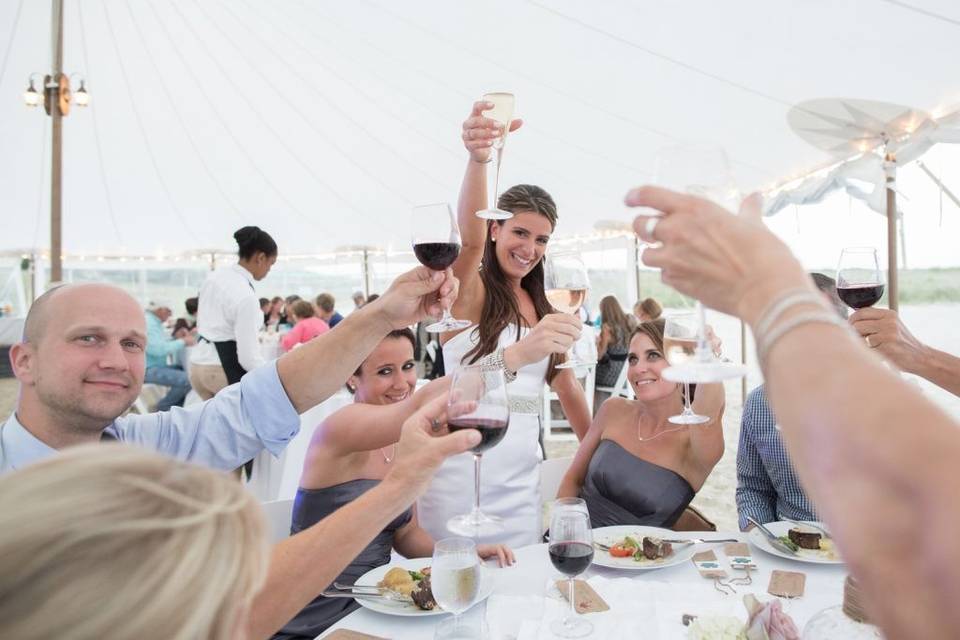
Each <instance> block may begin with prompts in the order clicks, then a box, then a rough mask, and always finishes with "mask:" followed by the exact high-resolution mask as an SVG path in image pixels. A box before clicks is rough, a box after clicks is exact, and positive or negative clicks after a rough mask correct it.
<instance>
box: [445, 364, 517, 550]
mask: <svg viewBox="0 0 960 640" xmlns="http://www.w3.org/2000/svg"><path fill="white" fill-rule="evenodd" d="M447 416H448V417H449V419H448V422H447V428H448V429H449V430H450V431H459V430H460V429H476V430H477V431H479V432H480V443H479V444H477V446H475V447H474V448H473V449H472V451H473V490H474V494H473V509H472V510H471V511H470V513H465V514H461V515H458V516H454V517H452V518H450V520H449V521H447V529H449V530H450V531H452V532H453V533H455V534H457V535H461V536H472V537H480V536H484V535H489V534H492V533H497V532H499V531H502V530H503V521H502V519H501V518H498V517H496V516H490V515H487V514H485V513H483V512H482V511H480V461H481V459H482V458H483V453H484V452H485V451H486V450H487V449H489V448H491V447H493V446H494V445H496V444H497V443H499V442H500V441H501V440H503V438H504V436H506V435H507V426H508V425H509V423H510V404H509V402H508V400H507V381H506V379H505V378H504V377H503V370H502V369H500V368H494V367H490V366H484V365H474V366H469V367H461V368H460V369H458V370H457V371H456V372H455V373H454V374H453V382H452V383H451V384H450V396H449V399H448V400H447Z"/></svg>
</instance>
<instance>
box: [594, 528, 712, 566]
mask: <svg viewBox="0 0 960 640" xmlns="http://www.w3.org/2000/svg"><path fill="white" fill-rule="evenodd" d="M625 536H631V537H633V538H635V539H637V540H639V539H640V538H641V537H643V536H649V537H652V538H671V539H677V538H682V537H684V536H683V535H682V534H680V533H677V532H676V531H670V530H669V529H660V528H658V527H641V526H637V525H620V526H616V527H600V528H598V529H594V530H593V541H594V542H599V543H600V544H604V545H607V546H608V547H609V546H611V545H613V544H614V543H616V542H620V541H621V540H623V538H624V537H625ZM696 546H697V545H695V544H683V545H673V553H672V554H670V555H669V556H667V557H666V558H658V559H656V560H647V559H646V558H644V559H643V560H634V559H633V558H614V557H613V556H611V555H610V554H609V553H608V552H606V551H602V550H600V549H597V548H596V547H594V551H593V564H596V565H599V566H601V567H609V568H611V569H627V570H630V571H649V570H651V569H662V568H663V567H670V566H673V565H675V564H680V563H681V562H686V561H687V560H689V559H690V558H692V557H693V554H694V553H695V550H694V547H696Z"/></svg>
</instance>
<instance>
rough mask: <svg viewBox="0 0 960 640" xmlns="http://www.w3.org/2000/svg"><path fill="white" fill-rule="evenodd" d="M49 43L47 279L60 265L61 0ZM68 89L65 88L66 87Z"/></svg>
mask: <svg viewBox="0 0 960 640" xmlns="http://www.w3.org/2000/svg"><path fill="white" fill-rule="evenodd" d="M51 18H52V22H53V24H52V38H51V40H52V41H53V42H52V46H53V56H52V60H53V69H52V71H51V74H50V75H49V76H48V77H47V78H45V79H44V83H45V84H46V87H44V95H45V98H46V104H47V113H49V114H50V117H51V118H53V136H52V141H51V145H50V147H51V152H52V158H51V163H50V165H51V166H50V280H51V282H60V281H61V280H63V265H62V263H61V257H60V254H61V253H63V246H62V238H63V236H62V228H61V221H62V217H61V205H62V196H63V191H62V189H61V184H62V179H63V115H64V114H63V111H62V110H61V109H60V104H61V96H60V92H61V88H62V85H61V83H60V80H61V76H62V75H63V0H53V11H52V14H51ZM67 91H69V89H67Z"/></svg>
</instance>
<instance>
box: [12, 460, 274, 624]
mask: <svg viewBox="0 0 960 640" xmlns="http://www.w3.org/2000/svg"><path fill="white" fill-rule="evenodd" d="M267 557H268V556H267V542H266V537H265V533H264V524H263V521H262V516H261V514H260V510H259V508H258V505H257V504H256V502H255V500H254V499H253V498H252V496H251V495H250V494H249V493H248V492H247V491H246V490H245V489H244V488H243V487H242V486H241V485H239V484H238V483H237V482H235V481H234V480H232V479H231V478H230V477H228V476H226V475H224V474H222V473H219V472H215V471H211V470H208V469H204V468H202V467H199V466H196V465H193V464H189V463H185V462H181V461H177V460H173V459H171V458H166V457H163V456H160V455H157V454H155V453H150V452H147V451H144V450H142V449H139V448H134V447H131V446H127V445H120V444H103V445H100V444H96V445H85V446H80V447H76V448H72V449H68V450H67V451H65V452H63V453H60V454H58V455H57V456H54V457H52V458H50V459H48V460H45V461H43V462H39V463H37V464H34V465H32V466H29V467H27V468H25V469H23V470H20V471H17V472H15V473H12V474H9V475H7V476H4V477H2V478H0V638H17V639H18V640H30V639H33V638H36V639H40V638H55V637H70V638H74V639H77V640H87V639H89V640H94V639H97V640H99V639H101V638H111V639H113V640H128V639H129V640H133V639H134V638H136V639H153V638H156V639H161V638H162V639H164V640H187V639H190V640H193V639H195V638H210V639H213V640H227V639H228V638H229V639H233V638H242V637H243V636H244V631H245V627H246V617H247V611H248V610H249V606H250V603H251V600H252V599H253V596H254V594H255V593H256V592H257V591H258V590H259V589H260V587H261V586H262V583H263V580H264V578H265V576H266V570H267Z"/></svg>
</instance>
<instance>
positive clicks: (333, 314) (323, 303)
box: [316, 293, 343, 329]
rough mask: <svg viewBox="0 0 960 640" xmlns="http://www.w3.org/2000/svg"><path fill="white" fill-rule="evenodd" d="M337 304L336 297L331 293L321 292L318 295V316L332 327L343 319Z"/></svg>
mask: <svg viewBox="0 0 960 640" xmlns="http://www.w3.org/2000/svg"><path fill="white" fill-rule="evenodd" d="M336 304H337V301H336V299H334V297H333V295H331V294H329V293H321V294H320V295H318V296H317V299H316V305H317V316H318V317H319V318H320V319H321V320H323V321H324V322H326V323H327V324H328V325H330V328H331V329H333V328H334V327H335V326H337V323H339V322H340V321H341V320H343V316H342V315H340V312H339V311H337V309H336Z"/></svg>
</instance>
